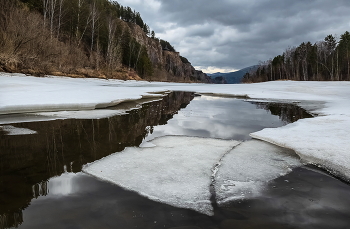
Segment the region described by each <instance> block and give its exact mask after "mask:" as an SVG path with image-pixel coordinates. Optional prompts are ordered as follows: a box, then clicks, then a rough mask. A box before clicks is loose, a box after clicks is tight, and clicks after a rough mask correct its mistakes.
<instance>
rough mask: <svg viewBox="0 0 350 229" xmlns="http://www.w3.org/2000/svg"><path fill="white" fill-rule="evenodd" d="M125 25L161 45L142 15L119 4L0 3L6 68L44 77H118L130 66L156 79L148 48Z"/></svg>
mask: <svg viewBox="0 0 350 229" xmlns="http://www.w3.org/2000/svg"><path fill="white" fill-rule="evenodd" d="M123 21H124V22H123ZM125 22H127V23H134V24H136V25H138V26H140V28H141V29H142V30H143V31H144V32H145V34H146V35H147V36H150V37H152V38H154V39H157V40H158V41H159V39H158V38H156V37H155V33H154V31H150V28H149V26H148V25H147V24H146V23H144V21H143V20H142V18H141V16H140V13H139V12H135V11H134V10H132V9H131V8H130V7H124V6H122V5H120V4H119V3H118V2H116V1H109V0H11V1H9V0H0V70H4V71H15V70H13V69H22V70H23V69H26V68H28V69H29V70H30V71H29V70H28V73H31V74H39V75H40V74H47V73H52V72H64V73H83V74H84V73H86V75H89V72H88V71H95V72H96V71H102V72H103V74H106V75H112V77H113V74H114V73H116V72H118V71H122V70H121V69H123V68H124V71H126V70H125V69H128V70H129V71H130V70H135V71H136V72H137V73H138V74H139V75H140V76H141V77H143V76H145V75H152V74H153V65H152V62H151V61H150V58H149V56H148V54H147V47H145V46H143V45H141V44H140V43H138V42H137V41H136V39H135V38H133V36H132V34H131V32H130V28H129V27H128V26H126V25H127V24H126V23H125ZM159 42H160V41H159ZM169 47H172V46H171V45H170V46H169ZM79 69H80V70H79ZM95 74H96V73H95ZM90 75H91V74H90ZM92 75H93V74H92Z"/></svg>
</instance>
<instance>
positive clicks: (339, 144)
mask: <svg viewBox="0 0 350 229" xmlns="http://www.w3.org/2000/svg"><path fill="white" fill-rule="evenodd" d="M349 131H350V119H349V117H348V116H345V115H331V116H320V117H315V118H308V119H300V120H298V121H297V122H295V123H292V124H289V125H287V126H283V127H280V128H266V129H263V130H261V131H258V132H255V133H252V134H250V135H251V136H252V137H253V138H257V139H261V140H264V141H267V142H270V143H273V144H276V145H280V146H282V147H286V148H290V149H294V150H295V152H296V153H297V154H298V155H299V156H300V158H301V159H302V160H303V161H305V162H307V163H312V164H315V165H318V166H320V167H323V168H324V169H327V170H329V171H330V172H332V173H333V174H335V175H337V176H341V177H342V178H344V179H347V180H349V178H350V167H349V166H350V139H349Z"/></svg>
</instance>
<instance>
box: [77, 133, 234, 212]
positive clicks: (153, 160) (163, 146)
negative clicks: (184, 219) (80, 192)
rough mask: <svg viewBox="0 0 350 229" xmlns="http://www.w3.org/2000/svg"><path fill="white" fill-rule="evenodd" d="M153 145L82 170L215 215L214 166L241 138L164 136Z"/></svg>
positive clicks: (110, 158)
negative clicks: (212, 183)
mask: <svg viewBox="0 0 350 229" xmlns="http://www.w3.org/2000/svg"><path fill="white" fill-rule="evenodd" d="M150 143H152V145H153V147H151V148H138V147H129V148H126V149H125V150H124V151H122V152H121V153H115V154H113V155H110V156H108V157H105V158H103V159H101V160H99V161H96V162H93V163H91V164H88V165H87V166H85V167H84V168H83V171H84V172H86V173H88V174H91V175H93V176H95V177H97V178H100V179H102V180H106V181H109V182H112V183H115V184H117V185H120V186H122V187H124V188H126V189H129V190H133V191H136V192H138V193H140V194H141V195H143V196H146V197H148V198H150V199H152V200H156V201H160V202H163V203H166V204H169V205H172V206H175V207H181V208H189V209H193V210H196V211H198V212H201V213H204V214H208V215H212V214H213V212H212V211H213V209H212V206H211V202H210V197H211V193H210V191H209V186H210V184H211V179H210V178H211V175H212V173H213V171H212V170H211V169H212V168H213V165H215V163H217V162H218V161H219V160H220V158H221V157H222V156H223V155H224V154H225V153H227V152H228V151H229V150H231V149H232V148H233V147H234V146H236V145H237V144H239V142H238V141H232V140H221V139H212V138H197V137H185V136H165V137H160V138H157V139H155V140H153V141H151V142H150Z"/></svg>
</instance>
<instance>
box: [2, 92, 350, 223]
mask: <svg viewBox="0 0 350 229" xmlns="http://www.w3.org/2000/svg"><path fill="white" fill-rule="evenodd" d="M123 106H125V104H124V105H123ZM307 117H311V116H310V115H309V114H307V113H306V112H305V111H304V110H302V109H300V108H298V107H296V106H294V105H290V104H271V103H252V102H244V101H243V100H240V99H233V98H220V97H210V96H201V97H193V94H192V93H186V92H174V93H171V94H169V96H167V97H164V99H163V100H161V101H155V102H151V103H147V104H143V105H142V107H141V108H140V109H137V110H132V111H129V112H128V113H127V114H125V115H118V116H114V117H110V118H105V119H94V120H74V119H67V120H53V121H52V120H51V121H41V122H27V123H17V124H15V123H14V124H11V123H10V124H11V125H12V126H14V127H16V128H25V129H30V130H34V131H36V132H37V134H31V135H13V136H10V135H7V134H6V132H5V131H1V130H0V136H1V138H0V228H1V229H2V228H11V227H19V228H123V229H127V228H171V229H191V228H193V229H195V228H196V229H198V228H223V229H226V228H347V226H348V225H349V224H350V217H349V216H350V207H349V206H350V197H349V196H350V195H349V194H350V186H349V185H348V184H345V183H343V182H341V181H340V180H338V179H335V178H333V177H331V176H329V175H327V174H326V173H324V172H322V171H320V170H318V169H317V168H313V167H310V166H304V167H299V168H297V169H294V170H293V171H292V172H291V173H289V174H288V175H285V176H283V177H280V178H277V179H275V180H273V181H272V182H270V183H269V184H268V186H267V188H266V189H265V190H264V192H263V193H262V195H261V196H259V197H256V198H253V199H246V200H238V201H233V202H232V203H229V204H227V205H225V206H223V207H218V206H216V207H215V209H214V213H215V214H214V216H207V215H203V214H200V213H197V212H195V211H192V210H188V209H181V208H175V207H172V206H169V205H166V204H161V203H157V202H154V201H151V200H148V199H147V198H144V197H142V196H140V195H138V194H137V193H134V192H130V191H126V190H124V189H122V188H120V187H118V186H116V185H112V184H110V183H107V182H103V181H100V180H97V179H95V178H93V177H91V176H88V175H86V174H84V173H82V172H81V169H82V166H83V165H84V164H86V163H89V162H93V161H95V160H98V159H100V158H102V157H105V156H107V155H110V154H112V153H114V152H119V151H122V150H123V149H124V148H125V147H127V146H138V145H140V144H141V143H142V142H145V141H148V140H151V139H154V138H156V137H159V136H164V135H186V136H199V137H211V138H222V139H235V140H249V139H251V138H250V137H249V133H251V132H255V131H258V130H261V129H263V128H265V127H279V126H282V125H285V124H286V123H289V122H293V121H296V120H297V119H299V118H307ZM0 118H1V117H0ZM7 118H8V117H7ZM179 144H181V143H179Z"/></svg>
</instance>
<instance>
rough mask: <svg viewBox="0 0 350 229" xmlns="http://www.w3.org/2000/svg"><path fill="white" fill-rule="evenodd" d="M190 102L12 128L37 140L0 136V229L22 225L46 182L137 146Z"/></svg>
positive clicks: (172, 97)
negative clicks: (24, 212) (28, 131)
mask: <svg viewBox="0 0 350 229" xmlns="http://www.w3.org/2000/svg"><path fill="white" fill-rule="evenodd" d="M192 99H193V93H189V92H173V93H171V94H169V95H168V96H166V97H164V99H163V100H161V101H155V102H151V103H147V104H143V105H142V107H141V108H140V109H136V110H132V111H130V112H128V114H125V115H118V116H114V117H110V118H106V119H94V120H73V119H69V120H55V121H45V122H32V123H20V124H13V126H15V127H20V128H28V129H31V130H35V131H37V132H38V134H34V135H22V136H7V135H4V133H0V136H1V138H0V228H8V227H16V226H18V225H19V224H21V223H22V222H23V217H22V211H21V210H23V209H24V208H26V207H27V206H28V205H29V204H30V202H31V200H32V199H33V198H37V197H38V196H41V195H47V193H48V186H47V184H48V182H47V181H48V180H49V179H50V178H51V177H54V176H59V175H61V174H62V173H64V172H66V171H67V172H79V171H81V169H82V166H83V165H84V164H86V163H89V162H92V161H95V160H98V159H100V158H102V157H105V156H107V155H110V154H112V153H114V152H119V151H122V150H123V149H124V148H125V147H127V146H138V145H140V144H141V142H142V140H143V139H144V138H145V137H146V136H147V135H148V134H150V133H152V131H153V126H156V125H164V124H166V123H167V121H168V120H169V119H171V118H172V117H173V115H174V114H175V113H177V111H178V110H179V109H181V108H184V107H186V106H187V105H188V104H189V102H190V101H191V100H192Z"/></svg>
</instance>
